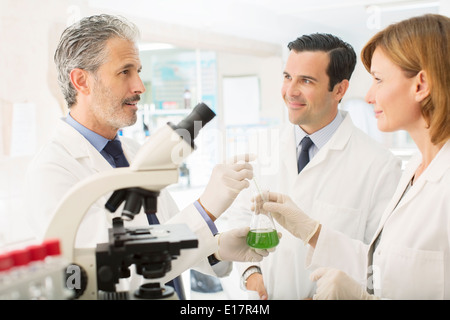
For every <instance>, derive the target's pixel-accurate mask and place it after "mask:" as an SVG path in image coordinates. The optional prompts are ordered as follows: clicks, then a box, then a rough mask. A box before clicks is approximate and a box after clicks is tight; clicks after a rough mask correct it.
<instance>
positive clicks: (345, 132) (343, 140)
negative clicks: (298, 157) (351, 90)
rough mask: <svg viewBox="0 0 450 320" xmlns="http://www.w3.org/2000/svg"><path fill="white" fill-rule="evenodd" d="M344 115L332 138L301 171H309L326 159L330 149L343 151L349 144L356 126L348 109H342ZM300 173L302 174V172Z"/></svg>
mask: <svg viewBox="0 0 450 320" xmlns="http://www.w3.org/2000/svg"><path fill="white" fill-rule="evenodd" d="M340 112H341V113H342V115H343V117H344V119H343V121H342V123H341V125H340V126H339V128H337V130H336V132H335V133H334V134H333V136H332V137H331V138H330V140H329V141H328V142H327V143H326V144H325V145H324V146H323V147H322V148H321V149H320V150H319V152H318V153H317V154H316V155H315V156H314V158H312V159H311V161H310V162H309V163H308V165H307V166H306V167H305V168H304V169H303V170H302V172H301V173H303V172H307V171H308V170H310V169H312V168H313V167H315V166H317V165H318V164H320V163H321V162H323V161H325V160H326V159H327V156H328V152H330V150H337V151H342V150H343V149H344V148H345V146H346V145H347V143H348V141H349V139H350V136H351V134H352V130H353V128H354V126H353V122H352V120H351V118H350V116H349V115H348V113H347V112H346V111H340ZM301 173H300V174H301Z"/></svg>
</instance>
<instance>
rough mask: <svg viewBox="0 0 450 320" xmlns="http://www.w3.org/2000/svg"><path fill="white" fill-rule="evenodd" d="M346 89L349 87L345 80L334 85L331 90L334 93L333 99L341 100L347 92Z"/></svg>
mask: <svg viewBox="0 0 450 320" xmlns="http://www.w3.org/2000/svg"><path fill="white" fill-rule="evenodd" d="M348 87H349V81H348V80H347V79H344V80H342V81H341V82H339V83H336V85H335V86H334V88H333V91H334V96H335V99H336V100H337V101H341V100H342V98H343V97H344V95H345V93H346V92H347V89H348Z"/></svg>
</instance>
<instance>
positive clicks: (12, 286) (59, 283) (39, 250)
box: [0, 239, 73, 300]
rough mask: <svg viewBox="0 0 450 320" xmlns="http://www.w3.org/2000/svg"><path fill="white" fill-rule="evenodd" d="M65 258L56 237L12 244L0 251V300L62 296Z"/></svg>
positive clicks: (65, 296)
mask: <svg viewBox="0 0 450 320" xmlns="http://www.w3.org/2000/svg"><path fill="white" fill-rule="evenodd" d="M66 267H67V262H66V261H65V260H64V259H62V258H61V256H60V250H59V240H58V239H49V240H46V241H44V242H42V243H39V244H32V245H28V246H26V247H23V248H22V247H21V248H14V249H11V250H8V251H5V252H3V253H1V254H0V300H65V299H70V298H71V297H72V296H73V292H72V291H71V290H69V289H68V288H67V285H66V281H65V280H66V276H65V271H66Z"/></svg>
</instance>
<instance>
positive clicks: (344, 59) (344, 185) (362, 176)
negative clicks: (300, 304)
mask: <svg viewBox="0 0 450 320" xmlns="http://www.w3.org/2000/svg"><path fill="white" fill-rule="evenodd" d="M288 48H289V49H290V53H289V56H288V58H287V61H286V65H285V69H284V72H283V74H284V81H283V85H282V89H281V93H282V96H283V99H284V101H285V103H286V106H287V109H288V115H289V122H290V123H288V124H287V125H284V127H283V128H282V129H281V130H280V137H279V141H280V142H279V150H276V152H272V154H270V157H271V159H270V160H268V159H264V160H265V162H268V161H271V163H278V166H277V167H276V169H275V170H272V171H271V172H269V173H266V174H265V173H263V172H261V174H260V175H259V176H258V180H259V182H260V184H261V186H262V188H263V189H264V188H268V187H270V191H274V192H280V193H285V194H288V195H289V196H290V197H291V198H292V200H293V201H294V202H295V203H296V204H297V205H298V206H299V207H300V208H302V209H303V210H304V211H305V212H308V213H309V214H310V215H311V217H313V218H314V219H315V220H318V221H320V222H321V223H322V224H323V225H329V226H330V227H332V228H334V229H336V230H339V231H341V232H343V233H345V234H347V235H349V236H351V237H353V238H357V239H360V240H362V241H364V242H368V241H370V240H371V238H372V235H373V234H374V232H375V230H376V227H377V226H378V222H379V219H380V217H381V214H382V211H383V210H384V208H385V207H386V205H387V202H388V201H389V199H390V198H391V197H392V194H393V193H394V191H395V187H396V185H397V182H398V179H399V177H400V174H401V161H400V160H399V159H396V158H395V157H394V156H393V155H392V154H391V153H390V152H389V150H387V149H386V148H384V147H383V146H381V145H380V144H378V143H377V142H376V141H375V140H373V139H371V138H370V137H369V136H367V135H366V134H365V133H363V132H362V131H361V130H359V129H357V128H356V127H355V126H354V125H353V123H352V120H351V118H350V116H349V115H348V114H347V113H346V112H345V111H342V110H339V109H338V105H339V102H340V101H341V99H342V98H343V97H344V95H345V93H346V91H347V89H348V87H349V80H350V77H351V75H352V72H353V70H354V68H355V64H356V54H355V52H354V50H353V48H352V46H351V45H349V44H348V43H346V42H344V41H342V40H341V39H339V38H338V37H336V36H333V35H331V34H321V33H315V34H310V35H304V36H301V37H299V38H298V39H296V40H294V41H292V42H291V43H289V45H288ZM248 194H249V192H245V193H241V195H240V196H239V211H240V212H242V211H243V210H242V204H243V201H247V208H248V207H250V200H249V195H248ZM233 207H238V205H237V204H236V205H233ZM229 210H233V208H231V209H229ZM247 213H248V212H247ZM241 221H242V220H241ZM276 228H277V231H278V232H281V233H282V234H283V237H282V238H281V239H280V243H279V245H278V247H277V250H276V251H275V252H274V253H273V254H271V255H270V256H268V257H267V258H266V259H264V260H263V261H262V262H261V263H259V264H254V263H253V264H248V263H245V264H244V263H242V264H239V268H240V270H241V272H242V278H241V285H242V288H243V289H246V290H250V291H256V292H257V293H258V295H259V297H260V298H261V299H268V298H269V299H305V298H308V297H312V295H313V293H314V283H313V282H311V281H310V280H309V271H307V270H306V269H305V254H306V246H305V244H304V243H303V242H302V241H301V240H299V239H298V238H296V237H294V236H293V235H292V234H291V233H290V232H287V231H286V230H285V229H284V228H283V227H281V226H280V225H278V224H276ZM342 258H343V259H345V257H342Z"/></svg>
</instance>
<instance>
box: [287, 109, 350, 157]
mask: <svg viewBox="0 0 450 320" xmlns="http://www.w3.org/2000/svg"><path fill="white" fill-rule="evenodd" d="M343 120H344V118H343V117H342V114H341V113H340V112H339V111H338V113H337V115H336V117H335V118H334V119H333V121H331V122H330V123H329V124H328V125H326V126H325V127H323V128H322V129H320V130H318V131H316V132H314V133H313V134H310V135H308V134H307V133H306V132H305V131H303V129H302V128H300V126H295V143H296V146H297V159H298V156H299V154H300V151H301V149H302V148H301V144H300V142H301V141H302V139H303V138H304V137H305V136H309V137H310V138H311V140H312V142H313V143H314V144H313V145H312V146H311V148H309V159H312V158H313V157H314V156H315V155H316V154H317V152H319V150H320V149H321V148H322V147H323V146H324V145H325V144H326V143H327V142H328V140H330V138H331V137H332V136H333V134H334V133H335V132H336V130H337V128H339V126H340V125H341V123H342V121H343Z"/></svg>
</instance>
